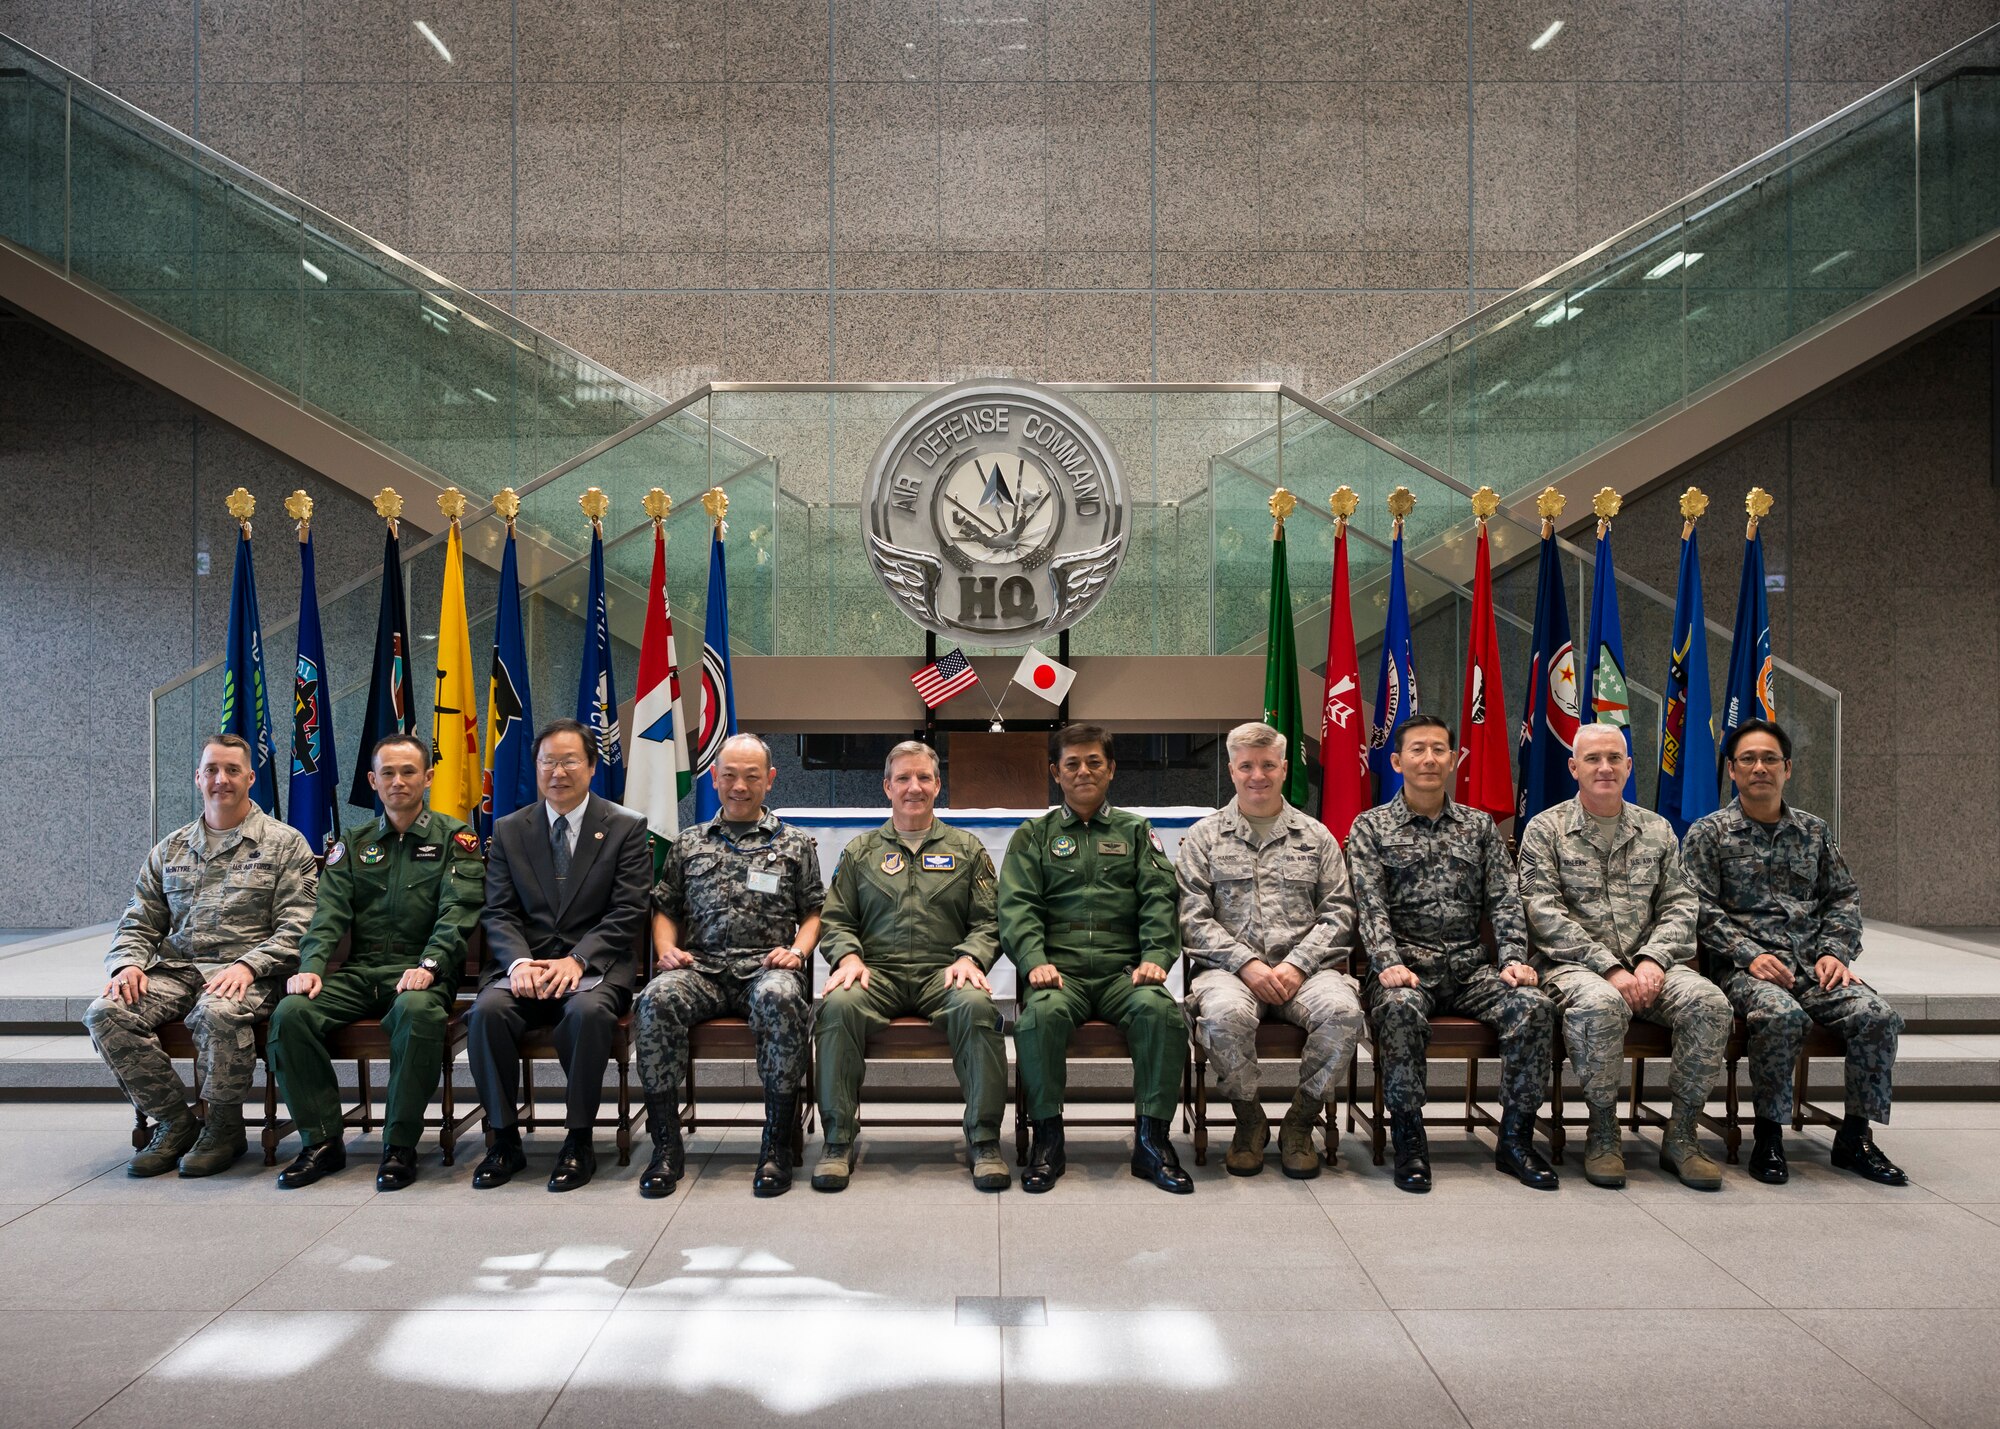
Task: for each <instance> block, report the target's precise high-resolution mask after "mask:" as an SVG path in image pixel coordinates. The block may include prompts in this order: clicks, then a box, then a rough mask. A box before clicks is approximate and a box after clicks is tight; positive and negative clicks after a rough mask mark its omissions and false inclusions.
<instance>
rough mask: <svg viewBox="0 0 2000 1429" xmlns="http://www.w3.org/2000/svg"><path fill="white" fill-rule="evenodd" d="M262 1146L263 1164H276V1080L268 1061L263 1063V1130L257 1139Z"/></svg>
mask: <svg viewBox="0 0 2000 1429" xmlns="http://www.w3.org/2000/svg"><path fill="white" fill-rule="evenodd" d="M257 1139H258V1140H259V1141H260V1142H262V1143H263V1145H264V1164H265V1165H266V1166H276V1165H277V1164H278V1079H277V1078H276V1077H275V1076H273V1075H272V1074H271V1063H270V1059H269V1058H266V1059H265V1061H264V1130H263V1132H262V1133H261V1134H260V1135H259V1136H258V1138H257Z"/></svg>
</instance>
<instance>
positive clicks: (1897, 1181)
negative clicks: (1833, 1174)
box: [1833, 1125, 1910, 1186]
mask: <svg viewBox="0 0 2000 1429" xmlns="http://www.w3.org/2000/svg"><path fill="white" fill-rule="evenodd" d="M1833 1164H1834V1165H1836V1166H1838V1167H1839V1168H1840V1169H1841V1170H1843V1171H1852V1172H1853V1173H1854V1174H1855V1175H1857V1176H1865V1177H1866V1178H1867V1179H1868V1180H1870V1181H1874V1182H1877V1183H1879V1184H1881V1185H1884V1186H1907V1185H1909V1184H1910V1178H1909V1176H1908V1175H1907V1174H1906V1173H1905V1172H1904V1171H1903V1168H1902V1167H1900V1166H1898V1165H1897V1164H1896V1163H1895V1162H1893V1161H1891V1160H1890V1159H1889V1158H1888V1157H1886V1156H1884V1155H1883V1154H1882V1148H1881V1147H1879V1146H1877V1145H1876V1144H1875V1138H1874V1137H1872V1136H1870V1135H1869V1134H1868V1128H1867V1127H1866V1126H1865V1125H1864V1126H1863V1127H1862V1128H1861V1130H1860V1131H1858V1132H1850V1131H1849V1130H1847V1128H1845V1127H1842V1128H1841V1130H1840V1133H1839V1134H1838V1135H1837V1136H1835V1137H1834V1138H1833Z"/></svg>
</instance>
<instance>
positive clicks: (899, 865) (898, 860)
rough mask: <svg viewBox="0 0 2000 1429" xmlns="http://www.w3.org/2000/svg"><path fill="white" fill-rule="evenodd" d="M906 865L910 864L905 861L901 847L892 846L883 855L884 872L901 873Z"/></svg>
mask: <svg viewBox="0 0 2000 1429" xmlns="http://www.w3.org/2000/svg"><path fill="white" fill-rule="evenodd" d="M906 867H908V865H907V864H906V863H905V862H904V861H903V855H902V851H901V850H900V849H893V848H892V849H890V850H889V851H888V852H887V853H885V854H883V855H882V871H883V872H884V873H892V874H893V873H901V872H902V871H903V870H904V869H905V868H906Z"/></svg>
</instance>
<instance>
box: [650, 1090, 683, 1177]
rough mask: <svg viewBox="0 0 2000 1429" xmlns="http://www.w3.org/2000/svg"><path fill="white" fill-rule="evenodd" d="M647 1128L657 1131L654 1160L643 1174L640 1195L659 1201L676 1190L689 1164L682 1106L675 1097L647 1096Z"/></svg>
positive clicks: (654, 1140) (654, 1134)
mask: <svg viewBox="0 0 2000 1429" xmlns="http://www.w3.org/2000/svg"><path fill="white" fill-rule="evenodd" d="M646 1129H647V1130H649V1131H651V1132H652V1133H653V1159H652V1160H651V1161H648V1162H647V1163H646V1169H645V1170H644V1171H642V1172H640V1173H639V1194H640V1195H642V1196H644V1197H645V1198H646V1199H647V1200H649V1201H657V1200H659V1199H660V1198H661V1197H663V1196H671V1195H672V1194H673V1193H674V1187H675V1186H676V1185H677V1184H678V1183H679V1182H680V1179H681V1171H682V1168H683V1167H684V1166H685V1165H686V1163H687V1153H686V1151H685V1150H684V1149H683V1147H682V1144H681V1115H680V1108H679V1107H678V1106H676V1105H675V1104H674V1098H672V1097H655V1096H649V1097H647V1098H646Z"/></svg>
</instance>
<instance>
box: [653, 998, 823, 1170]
mask: <svg viewBox="0 0 2000 1429" xmlns="http://www.w3.org/2000/svg"><path fill="white" fill-rule="evenodd" d="M756 1060H757V1034H756V1033H754V1032H752V1031H751V1030H750V1024H749V1022H748V1021H746V1020H745V1019H743V1018H741V1017H711V1018H709V1019H708V1021H706V1022H697V1023H695V1024H694V1025H693V1026H692V1027H690V1028H688V1065H687V1078H686V1080H685V1082H684V1083H683V1086H684V1090H685V1093H686V1097H687V1100H686V1102H685V1103H684V1104H683V1106H682V1107H681V1126H682V1128H683V1129H684V1130H686V1131H687V1132H688V1133H689V1134H690V1135H692V1134H693V1133H694V1132H697V1131H699V1130H700V1129H701V1127H702V1125H703V1123H704V1122H706V1124H707V1125H709V1126H726V1127H759V1128H761V1127H762V1126H763V1125H764V1118H763V1117H762V1115H758V1116H755V1117H747V1116H732V1117H706V1118H704V1117H703V1116H702V1115H701V1108H700V1097H699V1094H698V1092H697V1089H696V1079H695V1068H696V1066H697V1065H699V1064H700V1063H701V1062H703V1061H738V1062H755V1061H756ZM814 1107H815V1102H814V1097H813V1043H812V1038H811V1037H807V1038H806V1058H805V1066H804V1067H803V1068H802V1069H801V1071H800V1075H799V1086H798V1114H797V1117H796V1118H795V1120H794V1121H793V1124H792V1161H793V1162H794V1164H797V1163H800V1162H803V1161H804V1160H805V1154H806V1131H807V1129H808V1128H809V1127H810V1126H811V1124H812V1121H813V1111H814Z"/></svg>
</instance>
